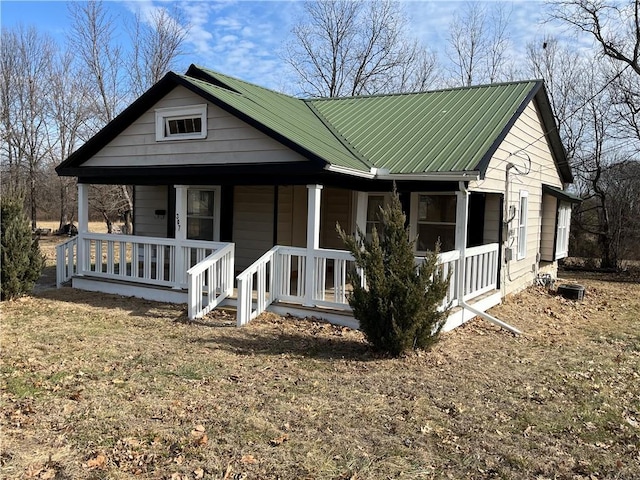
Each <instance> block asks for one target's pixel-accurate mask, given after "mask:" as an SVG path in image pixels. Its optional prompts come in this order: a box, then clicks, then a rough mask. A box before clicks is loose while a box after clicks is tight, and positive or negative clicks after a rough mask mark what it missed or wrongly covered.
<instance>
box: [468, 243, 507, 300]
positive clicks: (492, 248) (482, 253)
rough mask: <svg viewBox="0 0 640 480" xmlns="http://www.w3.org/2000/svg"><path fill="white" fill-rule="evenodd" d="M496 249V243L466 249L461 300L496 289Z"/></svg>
mask: <svg viewBox="0 0 640 480" xmlns="http://www.w3.org/2000/svg"><path fill="white" fill-rule="evenodd" d="M498 249H499V244H497V243H490V244H488V245H480V246H479V247H472V248H467V249H466V252H465V268H464V284H463V288H464V293H463V297H462V299H463V300H465V301H466V300H469V299H471V298H475V297H478V296H480V295H482V294H484V293H486V292H489V291H491V290H495V289H496V287H497V285H498Z"/></svg>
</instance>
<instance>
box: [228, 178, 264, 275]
mask: <svg viewBox="0 0 640 480" xmlns="http://www.w3.org/2000/svg"><path fill="white" fill-rule="evenodd" d="M273 197H274V187H271V186H266V187H235V190H234V194H233V241H234V243H235V244H236V270H244V269H245V268H247V267H248V266H249V265H251V264H252V263H253V262H255V261H256V260H257V259H258V258H260V257H261V256H262V254H264V253H265V252H266V251H267V250H269V249H270V248H271V247H273Z"/></svg>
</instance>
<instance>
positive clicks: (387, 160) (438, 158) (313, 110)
mask: <svg viewBox="0 0 640 480" xmlns="http://www.w3.org/2000/svg"><path fill="white" fill-rule="evenodd" d="M178 85H182V86H184V87H185V88H187V89H189V90H191V91H192V92H194V93H196V94H198V95H200V96H202V97H203V98H204V99H206V100H208V101H210V102H212V103H214V104H215V105H217V106H219V107H221V108H223V109H225V110H226V111H228V112H229V113H231V114H233V115H235V116H237V117H239V118H240V119H242V120H244V121H246V122H247V123H249V124H250V125H252V126H254V127H255V128H257V129H258V130H260V131H262V132H263V133H265V134H267V135H269V136H271V137H273V138H274V139H276V140H278V141H279V142H281V143H283V144H284V145H286V146H288V147H290V148H292V149H293V150H294V151H296V152H298V153H300V154H301V155H303V156H304V157H306V158H308V159H309V160H311V161H312V162H314V163H315V164H316V165H317V166H318V167H320V168H327V169H334V168H335V169H340V171H351V172H354V173H357V172H360V173H361V174H363V175H367V176H369V175H370V176H373V173H372V172H375V171H378V172H384V173H388V174H391V175H407V174H417V175H424V174H446V173H461V172H470V173H471V172H472V173H475V174H479V175H483V174H484V171H485V170H486V168H487V166H488V162H489V159H490V158H491V156H492V155H493V153H494V152H495V150H496V149H497V148H498V146H499V144H500V142H501V141H502V139H503V138H504V136H505V135H506V134H507V132H508V131H509V129H510V128H511V126H512V125H513V123H515V121H516V119H517V118H518V116H519V115H520V113H521V112H522V111H523V110H524V108H525V107H526V105H527V104H528V103H529V102H530V101H531V100H532V99H533V98H536V102H537V103H538V104H542V106H541V108H540V111H541V112H542V117H543V121H544V122H545V124H546V127H545V130H547V136H548V139H549V140H550V144H551V145H552V149H553V150H554V155H555V156H556V161H557V163H558V165H559V169H560V173H561V176H562V177H563V181H565V182H570V181H571V172H570V170H569V169H568V164H567V163H566V158H565V156H564V150H563V148H562V145H561V143H560V139H559V137H558V135H557V131H556V130H555V122H554V121H553V116H552V115H551V116H549V115H550V112H551V109H550V106H549V105H548V99H547V97H546V93H544V88H543V85H542V82H541V81H528V82H512V83H505V84H493V85H486V86H478V87H468V88H457V89H448V90H439V91H431V92H423V93H414V94H397V95H380V96H370V97H350V98H332V99H306V100H305V99H298V98H295V97H291V96H288V95H285V94H282V93H278V92H275V91H273V90H269V89H266V88H263V87H260V86H257V85H254V84H251V83H248V82H245V81H242V80H239V79H236V78H233V77H229V76H227V75H223V74H221V73H218V72H214V71H212V70H208V69H206V68H202V67H198V66H196V65H191V66H190V67H189V70H188V71H187V73H186V74H185V75H178V74H175V73H173V72H170V73H168V74H167V75H166V76H165V77H163V79H162V80H160V82H158V83H157V84H156V85H154V86H153V87H151V88H150V89H149V90H148V91H147V92H146V93H145V94H144V95H142V96H141V97H140V98H139V99H138V100H136V101H135V102H134V103H133V104H132V105H130V106H129V107H128V108H127V109H126V110H125V111H123V112H122V113H121V114H120V115H119V116H118V117H116V119H114V120H113V121H112V122H110V123H109V124H108V125H107V126H106V127H105V128H104V129H102V130H101V131H100V132H98V134H97V135H95V136H94V137H93V138H92V139H90V140H89V141H88V142H87V143H86V144H84V145H83V146H82V147H80V148H79V149H78V150H77V151H76V152H74V153H73V154H72V155H71V156H69V158H68V159H67V160H65V161H64V162H62V163H61V164H60V165H59V166H58V167H57V168H56V171H57V172H58V173H60V174H76V173H77V172H78V167H80V165H81V164H82V163H83V162H84V161H86V160H87V159H89V158H91V156H93V155H94V154H95V153H97V152H98V151H99V150H100V149H101V148H102V147H103V146H105V145H106V144H107V143H108V142H109V141H111V140H112V139H114V138H115V137H116V136H117V135H118V134H120V133H121V132H122V131H123V130H124V129H125V128H127V127H128V126H129V125H131V124H132V123H133V122H134V121H135V120H136V119H137V118H138V117H139V116H140V115H142V114H143V113H144V112H145V111H148V110H149V109H150V108H153V105H154V104H155V103H156V102H157V101H158V100H159V99H161V98H162V97H163V96H164V95H166V94H167V93H168V92H169V91H171V90H172V89H173V88H175V87H176V86H178ZM545 103H546V105H545ZM556 137H557V138H556ZM563 164H564V165H566V168H564V169H563Z"/></svg>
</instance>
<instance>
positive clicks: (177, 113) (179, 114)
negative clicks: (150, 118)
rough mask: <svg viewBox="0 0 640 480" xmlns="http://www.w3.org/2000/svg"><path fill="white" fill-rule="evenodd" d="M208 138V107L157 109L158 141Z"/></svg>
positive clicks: (191, 106) (204, 105) (190, 106)
mask: <svg viewBox="0 0 640 480" xmlns="http://www.w3.org/2000/svg"><path fill="white" fill-rule="evenodd" d="M202 138H207V105H206V104H203V105H189V106H186V107H171V108H158V109H156V141H158V142H163V141H168V140H194V139H202Z"/></svg>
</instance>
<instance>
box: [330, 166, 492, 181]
mask: <svg viewBox="0 0 640 480" xmlns="http://www.w3.org/2000/svg"><path fill="white" fill-rule="evenodd" d="M325 170H328V171H330V172H334V173H339V174H342V175H351V176H354V177H360V178H368V179H372V180H395V181H399V182H402V181H425V182H433V181H436V182H459V181H464V182H470V181H473V180H479V179H480V172H478V171H464V172H424V173H389V172H388V171H387V170H383V169H376V168H372V169H371V170H370V171H368V172H366V171H363V170H355V169H351V168H346V167H339V166H337V165H328V166H327V167H325Z"/></svg>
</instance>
